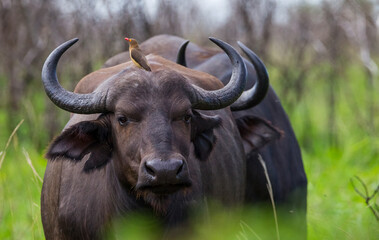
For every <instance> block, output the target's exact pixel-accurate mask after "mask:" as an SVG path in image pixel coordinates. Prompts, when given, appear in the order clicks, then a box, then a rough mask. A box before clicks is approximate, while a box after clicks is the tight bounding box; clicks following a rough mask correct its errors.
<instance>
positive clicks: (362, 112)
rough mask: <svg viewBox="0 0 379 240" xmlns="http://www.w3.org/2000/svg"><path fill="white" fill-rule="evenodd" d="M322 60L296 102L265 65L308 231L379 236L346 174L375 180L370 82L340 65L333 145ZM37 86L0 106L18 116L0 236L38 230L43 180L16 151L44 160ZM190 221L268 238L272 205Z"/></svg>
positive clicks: (147, 234)
mask: <svg viewBox="0 0 379 240" xmlns="http://www.w3.org/2000/svg"><path fill="white" fill-rule="evenodd" d="M324 67H325V66H322V67H320V69H317V68H315V69H314V70H313V71H315V72H316V73H315V72H310V73H309V75H308V78H307V81H306V82H305V83H304V84H305V89H307V91H305V92H304V94H303V95H302V98H301V101H296V102H294V101H295V100H294V99H295V98H294V97H293V96H291V95H290V96H283V95H281V94H282V87H283V85H284V84H285V83H283V82H281V79H280V76H278V74H277V73H276V71H275V69H269V71H270V73H271V79H272V81H271V84H272V86H273V87H274V88H275V90H276V91H277V93H278V95H279V97H280V99H281V102H282V104H283V105H284V107H285V108H286V109H287V112H288V115H289V117H290V119H291V122H292V125H293V127H294V130H295V132H296V134H297V137H298V139H299V142H300V145H301V148H302V153H303V158H304V165H305V169H306V172H307V176H308V180H309V185H308V215H307V216H308V238H309V239H378V236H379V223H378V222H377V221H376V220H375V217H374V216H373V214H372V212H370V210H369V209H368V208H367V206H366V205H365V203H364V200H363V199H362V198H361V197H360V196H359V195H357V194H356V192H355V191H354V189H353V187H352V186H351V184H350V178H351V177H353V176H354V175H358V176H360V177H361V178H362V179H363V180H364V181H365V182H366V183H367V187H368V189H369V190H370V191H373V190H374V189H375V188H376V186H377V185H378V184H379V179H378V176H379V164H378V159H379V149H378V146H379V136H378V134H377V131H376V132H375V129H376V130H377V129H379V118H377V117H376V118H374V119H370V115H369V113H368V109H367V106H369V105H370V104H373V105H374V108H375V109H376V110H377V111H376V112H378V105H379V104H378V102H379V101H378V96H373V98H371V99H370V98H368V96H370V95H369V94H368V91H370V89H368V88H367V82H366V79H365V78H366V75H365V73H364V71H363V70H362V69H361V68H360V67H358V66H351V67H350V68H349V69H347V70H346V73H345V75H344V76H345V77H346V81H338V83H337V85H336V86H337V92H336V108H335V111H336V113H335V122H336V126H335V127H336V129H335V133H336V136H335V138H336V144H333V145H332V144H331V143H330V141H329V137H330V132H329V131H330V128H329V125H328V124H329V111H330V109H329V108H330V105H329V101H328V95H327V94H328V86H329V85H328V82H327V81H326V80H324V79H319V78H317V77H316V76H320V74H319V73H320V72H322V71H324V69H325V68H324ZM329 69H331V68H329ZM0 82H2V81H0ZM37 92H38V93H34V94H27V97H26V98H25V99H26V100H24V103H23V107H22V109H23V111H20V113H19V114H18V116H16V117H15V118H14V119H9V117H10V116H9V115H8V113H7V110H5V109H0V124H1V126H5V124H6V122H7V121H8V120H10V122H11V123H12V126H13V127H14V126H16V125H17V123H18V122H19V121H20V119H25V122H24V123H23V124H22V125H21V127H20V129H19V130H18V132H17V134H16V135H15V137H14V138H13V139H12V141H11V144H10V146H9V148H8V149H7V152H6V156H5V158H4V162H3V164H2V166H1V168H0V239H42V238H43V229H42V224H41V217H40V192H41V186H42V183H41V182H40V180H39V179H38V177H37V176H36V175H35V174H34V173H33V171H32V168H31V166H30V165H29V164H28V163H27V160H26V159H27V157H26V156H25V154H24V151H23V149H24V148H25V149H26V152H27V153H28V154H29V155H30V159H31V162H32V164H33V167H34V168H35V169H36V171H37V173H38V175H39V176H41V177H42V176H43V173H44V169H45V166H46V160H45V159H44V158H43V149H44V147H45V146H47V144H48V141H49V140H50V139H49V138H50V136H48V135H47V134H46V131H44V129H45V128H46V126H45V120H44V116H43V114H42V113H43V112H44V111H45V108H46V103H45V102H46V97H45V94H44V93H43V90H42V87H41V89H40V90H39V91H37ZM60 114H61V115H58V116H59V118H58V119H56V121H57V122H58V124H59V126H60V128H62V127H63V125H64V122H65V121H67V119H68V117H67V114H65V113H63V111H61V113H60ZM63 115H64V117H63ZM370 121H372V122H370ZM1 129H2V131H0V152H1V151H3V150H4V148H5V145H6V142H7V140H8V138H9V136H10V134H11V131H7V130H6V129H7V128H4V127H1ZM3 130H4V131H3ZM2 154H4V153H2ZM0 155H1V154H0ZM0 157H1V156H0ZM376 202H378V198H377V199H376ZM216 209H217V208H216ZM280 216H281V214H280V212H279V217H280ZM194 219H197V217H196V216H195V218H194ZM194 222H195V223H194V224H193V226H192V228H191V231H190V232H188V233H187V232H184V233H182V234H184V235H183V236H184V237H185V239H273V238H275V234H274V233H275V225H274V221H273V215H272V211H270V210H267V211H263V210H261V209H260V208H252V209H244V210H237V211H235V212H225V211H224V210H221V211H220V210H219V209H218V210H217V211H216V213H215V214H212V217H211V219H209V221H208V222H202V221H194ZM279 224H282V225H281V226H280V227H281V229H284V230H282V232H281V236H282V239H286V237H285V236H293V232H294V230H295V232H296V229H293V228H291V227H288V228H287V230H286V227H285V226H284V227H283V225H284V224H283V223H279ZM116 226H123V229H122V232H121V233H119V235H118V233H116V238H117V239H123V238H122V237H118V236H124V235H125V234H126V235H128V236H129V238H128V239H154V237H153V236H154V233H156V231H160V230H159V226H157V225H156V224H155V223H154V222H151V220H150V219H146V218H145V217H144V216H142V217H141V216H137V215H136V216H135V215H131V216H129V218H128V219H125V220H120V221H119V222H117V224H116ZM141 226H144V227H141ZM187 231H189V230H187ZM286 232H288V233H286ZM288 238H291V237H288ZM291 239H293V238H291Z"/></svg>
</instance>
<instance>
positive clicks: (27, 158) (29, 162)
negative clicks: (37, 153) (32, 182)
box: [22, 148, 43, 183]
mask: <svg viewBox="0 0 379 240" xmlns="http://www.w3.org/2000/svg"><path fill="white" fill-rule="evenodd" d="M22 152H23V153H24V155H25V158H26V161H27V162H28V164H29V166H30V168H31V169H32V171H33V174H34V176H36V177H37V178H38V179H39V180H40V181H41V183H42V182H43V181H42V178H41V177H40V176H39V175H38V173H37V171H36V169H35V168H34V166H33V163H32V160H31V159H30V157H29V154H28V152H27V151H26V150H25V148H23V149H22Z"/></svg>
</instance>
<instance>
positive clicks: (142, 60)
mask: <svg viewBox="0 0 379 240" xmlns="http://www.w3.org/2000/svg"><path fill="white" fill-rule="evenodd" d="M125 40H126V41H128V42H129V54H130V59H131V60H132V62H133V63H134V64H135V65H136V66H137V67H140V68H143V69H145V70H146V71H151V68H150V65H149V63H148V62H147V60H146V57H145V55H144V54H143V53H142V51H141V49H140V48H139V46H138V42H137V41H136V40H135V39H133V38H125Z"/></svg>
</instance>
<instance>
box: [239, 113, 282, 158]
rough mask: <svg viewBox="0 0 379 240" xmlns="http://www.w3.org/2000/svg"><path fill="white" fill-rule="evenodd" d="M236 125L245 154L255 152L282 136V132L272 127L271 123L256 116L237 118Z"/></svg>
mask: <svg viewBox="0 0 379 240" xmlns="http://www.w3.org/2000/svg"><path fill="white" fill-rule="evenodd" d="M236 123H237V127H238V130H239V132H240V135H241V137H242V142H243V146H244V149H245V153H249V152H250V151H253V150H257V149H259V148H261V147H263V146H265V145H266V144H267V143H269V142H271V141H273V140H275V139H279V138H280V137H281V136H282V135H283V131H281V130H279V129H277V128H276V127H274V126H273V125H272V124H271V122H269V121H266V120H264V119H261V118H259V117H256V116H251V115H248V116H243V117H240V118H237V119H236Z"/></svg>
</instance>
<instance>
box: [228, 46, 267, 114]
mask: <svg viewBox="0 0 379 240" xmlns="http://www.w3.org/2000/svg"><path fill="white" fill-rule="evenodd" d="M238 45H239V46H240V48H241V49H242V51H243V52H244V53H245V54H246V55H247V57H248V58H249V60H250V61H251V62H252V63H253V65H254V68H255V71H256V73H257V76H258V79H257V82H256V83H255V84H254V86H253V87H252V88H250V89H249V90H247V91H245V92H243V94H242V95H241V97H240V98H238V100H237V101H235V102H234V103H233V104H232V105H231V106H230V107H231V109H232V111H238V110H244V109H248V108H252V107H254V106H256V105H258V104H259V103H260V102H261V101H262V100H263V99H264V98H265V96H266V94H267V91H268V88H269V86H270V83H269V77H268V73H267V69H266V67H265V65H264V64H263V62H262V61H261V60H260V59H259V57H258V56H257V55H256V54H255V53H254V52H253V51H251V50H250V49H249V48H248V47H246V46H245V45H244V44H243V43H241V42H239V41H238Z"/></svg>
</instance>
